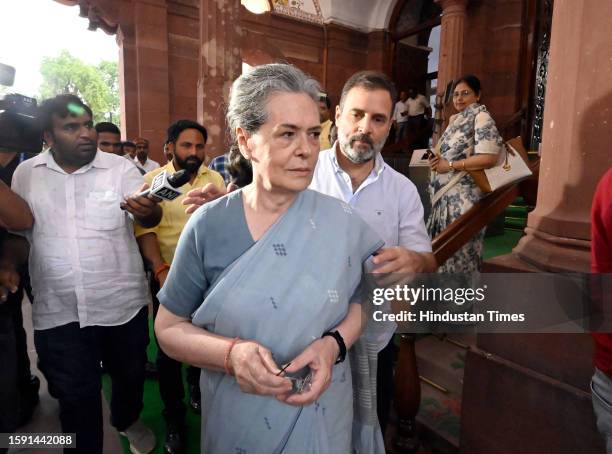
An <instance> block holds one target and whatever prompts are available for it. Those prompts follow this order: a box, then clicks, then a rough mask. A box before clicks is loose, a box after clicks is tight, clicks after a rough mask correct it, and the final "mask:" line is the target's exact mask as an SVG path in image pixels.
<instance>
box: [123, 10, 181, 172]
mask: <svg viewBox="0 0 612 454" xmlns="http://www.w3.org/2000/svg"><path fill="white" fill-rule="evenodd" d="M134 46H135V57H136V59H135V67H136V71H137V75H136V83H137V93H138V96H137V105H138V134H137V135H139V136H142V137H145V138H146V139H148V140H149V143H150V145H149V150H150V152H149V156H150V157H151V158H152V159H154V160H156V161H158V162H164V156H163V144H164V142H165V140H166V132H167V129H168V126H169V125H170V113H169V112H170V94H169V83H168V80H169V79H168V11H167V1H166V0H134ZM125 56H127V55H124V57H125ZM128 128H129V130H133V129H132V128H131V126H129V125H128ZM130 138H133V137H130Z"/></svg>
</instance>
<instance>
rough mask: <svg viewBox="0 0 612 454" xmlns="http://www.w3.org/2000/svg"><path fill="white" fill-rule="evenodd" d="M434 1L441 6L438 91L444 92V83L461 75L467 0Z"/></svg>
mask: <svg viewBox="0 0 612 454" xmlns="http://www.w3.org/2000/svg"><path fill="white" fill-rule="evenodd" d="M435 2H436V3H437V4H438V5H440V7H441V8H442V24H441V30H440V62H439V63H438V93H444V89H445V88H446V84H447V83H448V82H449V81H451V80H453V79H455V78H456V77H459V76H461V69H462V61H463V27H464V23H465V14H466V13H465V8H466V5H467V2H468V0H435Z"/></svg>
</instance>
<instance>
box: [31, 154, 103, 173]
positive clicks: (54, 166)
mask: <svg viewBox="0 0 612 454" xmlns="http://www.w3.org/2000/svg"><path fill="white" fill-rule="evenodd" d="M32 159H33V161H34V164H33V165H34V167H39V166H46V167H47V168H48V169H50V170H54V171H56V172H59V173H64V174H66V175H68V172H66V171H65V170H64V169H62V168H61V167H60V166H59V164H58V163H57V162H56V161H55V158H54V157H53V153H52V152H51V150H48V151H44V152H42V153H41V154H39V155H38V156H37V157H35V158H32ZM92 167H97V168H99V169H110V168H111V167H112V165H111V163H110V162H108V160H107V159H105V156H104V152H103V151H100V150H97V151H96V155H95V156H94V158H93V160H92V161H91V162H89V163H87V164H85V165H84V166H83V167H81V168H79V169H77V170H75V171H74V172H72V175H77V174H79V173H85V172H87V171H88V170H89V169H91V168H92Z"/></svg>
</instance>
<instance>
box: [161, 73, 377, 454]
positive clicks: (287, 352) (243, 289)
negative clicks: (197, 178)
mask: <svg viewBox="0 0 612 454" xmlns="http://www.w3.org/2000/svg"><path fill="white" fill-rule="evenodd" d="M318 93H319V87H318V85H317V83H316V82H315V81H314V80H313V79H310V78H309V77H307V76H306V75H304V74H303V73H302V72H301V71H300V70H298V69H297V68H295V67H293V66H290V65H280V64H272V65H264V66H260V67H257V68H255V69H253V70H252V71H251V72H250V73H247V74H243V75H242V76H240V78H238V79H237V80H236V81H235V82H234V84H233V85H232V89H231V94H230V102H229V106H228V114H227V120H228V124H229V127H230V132H231V135H232V138H233V139H234V140H235V141H236V143H237V145H238V147H239V149H240V152H241V153H242V155H243V156H244V157H245V158H247V159H249V160H250V161H251V163H252V169H253V182H252V183H251V184H249V185H247V186H245V187H244V188H242V189H239V190H237V191H235V192H232V193H230V194H228V195H226V196H224V197H222V198H220V199H217V200H215V201H213V202H210V203H208V204H206V205H204V206H203V207H201V208H199V209H198V210H197V211H196V212H195V213H194V215H193V216H192V217H191V219H190V220H189V222H188V223H187V225H186V226H185V228H184V230H183V232H182V235H181V238H180V241H179V243H178V246H177V251H176V255H175V258H174V261H173V263H172V268H171V270H170V273H169V275H168V279H167V280H166V283H165V285H164V287H163V288H162V290H161V291H160V293H159V295H158V298H159V300H160V302H161V307H160V310H159V314H158V316H157V319H156V322H155V330H156V333H157V336H158V341H159V342H160V346H161V347H162V348H163V349H164V350H165V351H166V352H167V353H168V354H169V355H170V356H172V357H174V358H176V359H178V360H180V361H184V362H187V363H190V364H193V365H196V366H198V367H200V368H202V374H201V379H200V388H201V390H202V442H201V443H202V445H201V446H202V448H201V449H202V452H203V453H206V454H228V453H232V454H233V453H237V454H256V453H261V454H274V453H291V454H293V453H304V454H309V453H312V454H315V453H316V454H341V453H347V454H348V453H351V452H359V453H368V454H369V453H379V452H380V453H382V452H384V450H383V449H384V448H383V443H382V437H381V434H380V429H379V427H378V423H377V420H376V415H375V404H374V403H375V392H374V391H373V390H374V389H375V383H374V380H375V376H376V371H375V369H372V368H371V364H370V363H369V362H368V356H367V351H366V350H367V348H365V347H364V346H363V345H361V344H360V342H361V341H360V340H359V339H360V335H361V333H362V330H363V325H364V322H363V315H362V311H361V306H360V304H359V303H360V297H359V292H358V290H357V289H358V287H359V285H360V282H361V277H362V272H363V266H364V263H365V262H366V260H367V259H368V258H369V257H370V256H371V255H372V253H374V252H375V251H376V250H377V249H379V248H380V247H381V246H382V241H380V239H379V238H378V236H377V235H376V234H375V233H374V232H373V231H372V230H371V229H370V228H369V227H368V226H367V225H366V224H365V222H363V221H362V220H361V219H360V218H359V217H358V216H357V215H356V214H354V213H353V212H352V210H351V208H350V207H349V206H348V205H346V204H344V203H343V202H341V201H339V200H337V199H334V198H331V197H328V196H325V195H322V194H320V193H318V192H314V191H311V190H308V189H306V188H307V187H308V185H309V184H310V181H311V179H312V175H313V171H314V168H315V165H316V162H317V155H318V149H319V137H318V136H319V132H320V125H319V116H318V110H317V100H318ZM351 347H352V349H351ZM345 348H346V349H351V354H350V355H349V356H350V358H351V360H350V361H349V360H348V357H349V356H347V360H346V361H343V359H344V356H345V355H344V353H345V351H346V350H345ZM370 356H371V355H370ZM307 374H310V377H308V376H307ZM290 377H293V379H291V378H290ZM296 377H297V378H300V377H301V378H304V377H307V378H306V380H298V379H296ZM296 383H300V385H299V388H301V389H299V390H296V389H295V388H296ZM354 388H355V389H354ZM354 392H355V393H356V395H362V396H370V397H372V396H373V402H363V401H360V400H362V399H358V400H357V401H356V403H358V405H355V409H356V410H355V412H354V411H353V406H354V402H353V393H354Z"/></svg>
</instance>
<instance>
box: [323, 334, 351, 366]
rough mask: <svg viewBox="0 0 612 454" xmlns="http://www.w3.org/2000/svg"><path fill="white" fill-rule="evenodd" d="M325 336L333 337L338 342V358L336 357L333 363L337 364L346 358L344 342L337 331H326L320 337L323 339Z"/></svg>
mask: <svg viewBox="0 0 612 454" xmlns="http://www.w3.org/2000/svg"><path fill="white" fill-rule="evenodd" d="M325 336H331V337H333V338H334V339H335V340H336V342H337V343H338V348H339V349H340V353H339V354H338V359H336V362H335V363H334V364H338V363H341V362H342V361H344V360H345V359H346V344H345V343H344V339H343V338H342V336H341V335H340V333H339V332H338V331H327V332H326V333H323V335H322V336H321V339H323V338H324V337H325Z"/></svg>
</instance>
